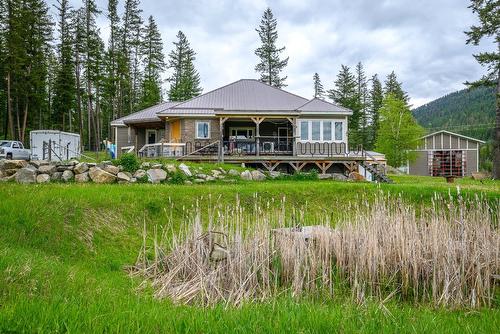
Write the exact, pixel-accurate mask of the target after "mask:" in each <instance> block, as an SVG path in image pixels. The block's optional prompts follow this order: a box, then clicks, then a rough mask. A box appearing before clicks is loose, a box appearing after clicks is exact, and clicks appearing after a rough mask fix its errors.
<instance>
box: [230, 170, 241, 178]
mask: <svg viewBox="0 0 500 334" xmlns="http://www.w3.org/2000/svg"><path fill="white" fill-rule="evenodd" d="M228 174H229V175H231V176H239V175H240V173H238V171H237V170H236V169H230V170H229V172H228Z"/></svg>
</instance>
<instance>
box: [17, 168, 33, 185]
mask: <svg viewBox="0 0 500 334" xmlns="http://www.w3.org/2000/svg"><path fill="white" fill-rule="evenodd" d="M15 175H16V181H17V182H18V183H35V182H36V172H35V171H33V170H32V169H30V168H27V167H25V168H21V169H19V170H18V171H17V173H16V174H15Z"/></svg>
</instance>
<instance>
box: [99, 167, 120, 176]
mask: <svg viewBox="0 0 500 334" xmlns="http://www.w3.org/2000/svg"><path fill="white" fill-rule="evenodd" d="M102 170H104V171H105V172H108V173H110V174H113V175H117V174H118V173H119V172H120V169H119V168H118V167H116V166H113V165H105V166H104V168H102Z"/></svg>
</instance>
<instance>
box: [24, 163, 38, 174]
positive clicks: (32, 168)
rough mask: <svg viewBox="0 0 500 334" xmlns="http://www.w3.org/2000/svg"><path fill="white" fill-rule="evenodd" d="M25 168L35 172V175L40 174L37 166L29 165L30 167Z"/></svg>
mask: <svg viewBox="0 0 500 334" xmlns="http://www.w3.org/2000/svg"><path fill="white" fill-rule="evenodd" d="M24 168H27V169H29V170H32V171H33V172H35V174H38V169H37V168H36V167H35V166H33V165H28V166H26V167H24Z"/></svg>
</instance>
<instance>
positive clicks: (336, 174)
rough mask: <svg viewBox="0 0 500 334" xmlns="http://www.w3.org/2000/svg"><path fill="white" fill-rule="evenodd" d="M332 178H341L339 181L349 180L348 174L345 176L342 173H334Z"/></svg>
mask: <svg viewBox="0 0 500 334" xmlns="http://www.w3.org/2000/svg"><path fill="white" fill-rule="evenodd" d="M332 179H334V180H339V181H346V180H347V176H345V175H344V174H340V173H333V174H332Z"/></svg>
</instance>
